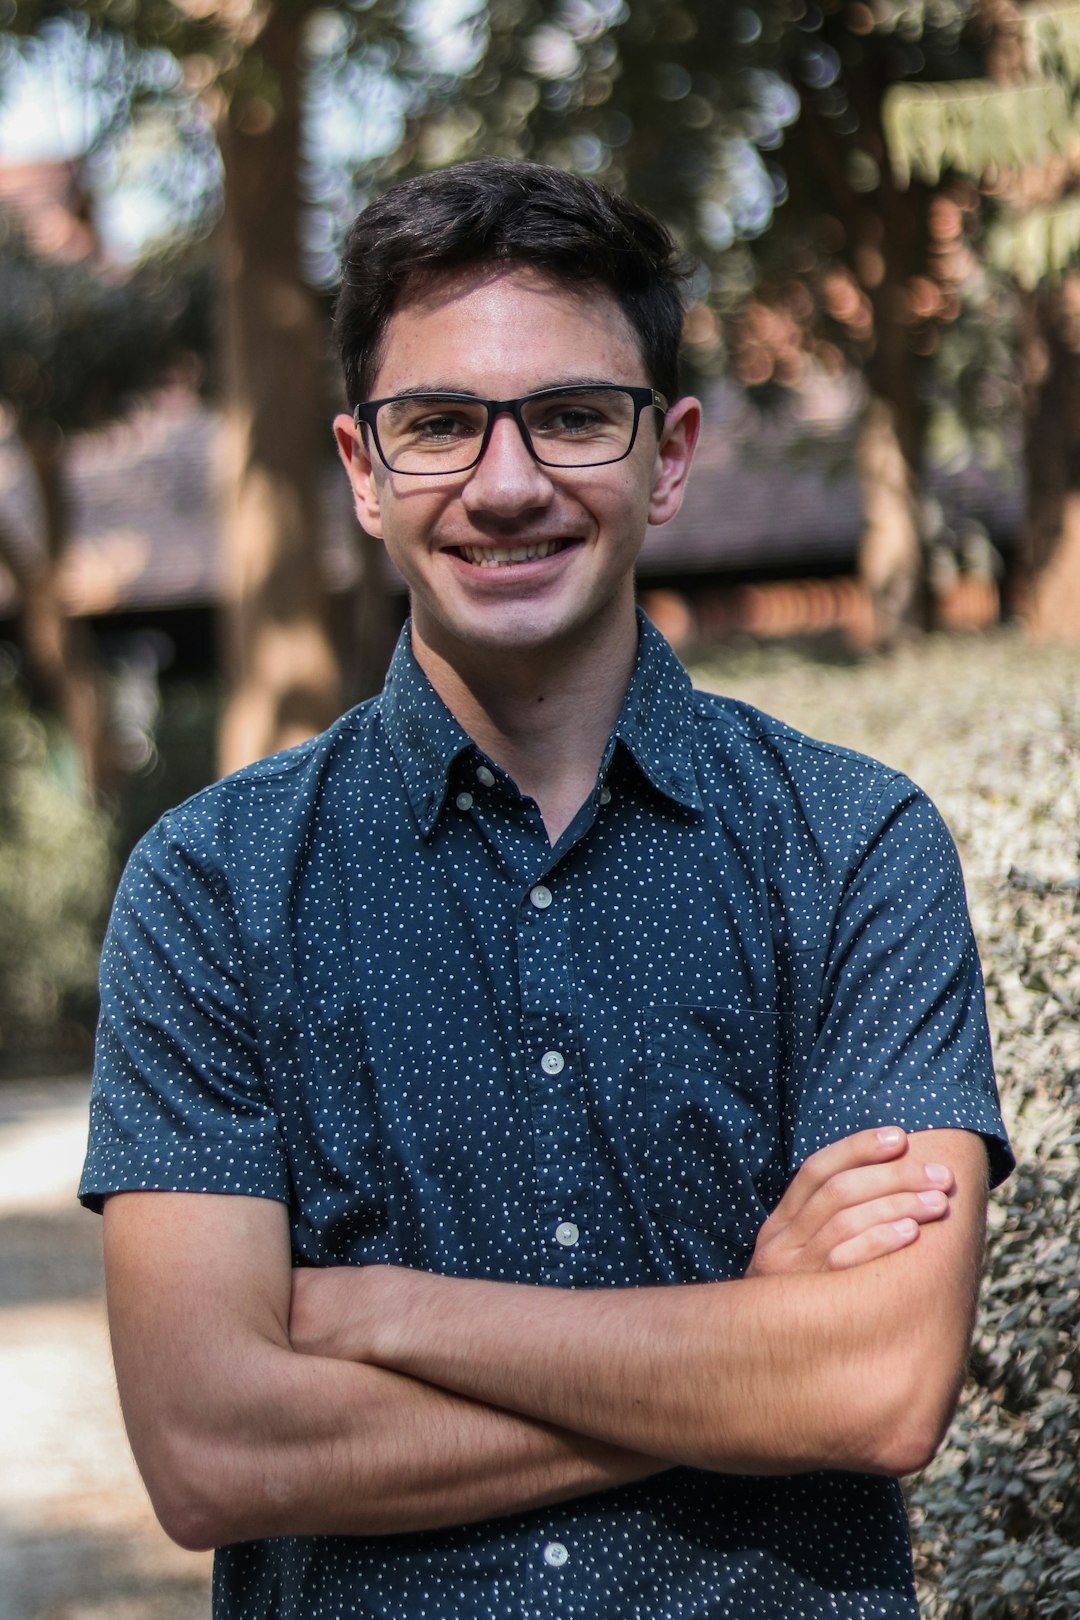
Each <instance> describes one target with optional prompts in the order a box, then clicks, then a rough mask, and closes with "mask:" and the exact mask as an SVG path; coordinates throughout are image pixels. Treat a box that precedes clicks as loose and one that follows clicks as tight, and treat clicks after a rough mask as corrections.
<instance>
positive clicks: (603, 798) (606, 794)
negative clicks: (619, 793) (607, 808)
mask: <svg viewBox="0 0 1080 1620" xmlns="http://www.w3.org/2000/svg"><path fill="white" fill-rule="evenodd" d="M600 803H601V804H610V803H611V789H610V788H609V787H602V788H601V789H600Z"/></svg>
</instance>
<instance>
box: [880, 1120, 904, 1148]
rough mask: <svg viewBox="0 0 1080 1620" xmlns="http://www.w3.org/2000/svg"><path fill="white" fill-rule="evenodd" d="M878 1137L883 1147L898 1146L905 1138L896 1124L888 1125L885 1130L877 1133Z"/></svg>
mask: <svg viewBox="0 0 1080 1620" xmlns="http://www.w3.org/2000/svg"><path fill="white" fill-rule="evenodd" d="M877 1139H878V1141H879V1142H880V1143H881V1145H882V1147H897V1146H898V1145H899V1143H900V1142H902V1141H903V1139H904V1133H903V1131H901V1130H898V1129H897V1127H896V1126H895V1125H886V1126H885V1128H884V1130H880V1131H878V1133H877Z"/></svg>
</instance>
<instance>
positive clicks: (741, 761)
mask: <svg viewBox="0 0 1080 1620" xmlns="http://www.w3.org/2000/svg"><path fill="white" fill-rule="evenodd" d="M692 703H693V709H694V715H695V721H696V729H697V734H698V738H699V742H700V746H702V747H703V748H704V750H705V752H706V754H707V755H718V756H721V757H724V758H726V759H727V760H729V761H730V762H731V763H732V764H733V765H735V766H739V765H741V766H742V767H743V768H744V769H746V770H748V771H753V772H756V773H758V775H759V776H760V777H761V779H762V782H763V784H764V783H765V782H768V781H770V780H772V779H773V778H774V777H779V778H781V779H783V780H786V781H788V782H789V783H790V784H791V785H792V787H797V788H799V789H802V790H807V789H814V788H817V789H819V790H822V791H827V792H830V793H831V792H835V791H837V790H838V789H843V790H845V791H849V792H851V791H854V792H856V793H857V794H859V795H860V796H861V797H863V796H869V797H871V798H875V797H877V796H879V795H881V794H883V793H887V792H888V791H889V790H890V789H891V790H893V791H896V792H899V793H902V794H904V795H907V794H908V793H910V792H913V791H914V792H916V793H918V792H920V791H921V790H919V789H917V788H915V787H914V784H913V783H912V782H911V781H910V779H909V778H908V777H906V776H905V775H904V773H903V772H902V771H898V770H897V769H896V768H895V767H894V766H891V765H887V764H885V763H884V762H883V761H882V760H879V759H874V758H872V757H871V756H870V755H869V754H861V753H859V752H858V751H857V750H856V749H854V748H845V747H844V746H843V745H842V744H840V743H833V742H826V741H824V740H823V739H821V738H819V737H812V736H810V735H808V734H807V733H806V732H803V731H798V730H796V728H795V727H794V726H790V725H788V724H787V723H786V721H783V720H778V719H777V718H776V717H775V716H774V715H771V714H766V713H765V712H764V710H762V709H757V708H755V707H754V706H753V704H750V703H745V702H743V701H741V700H740V699H738V698H731V697H724V696H722V695H721V694H720V693H717V692H706V691H703V690H702V689H701V688H699V687H694V688H693V692H692Z"/></svg>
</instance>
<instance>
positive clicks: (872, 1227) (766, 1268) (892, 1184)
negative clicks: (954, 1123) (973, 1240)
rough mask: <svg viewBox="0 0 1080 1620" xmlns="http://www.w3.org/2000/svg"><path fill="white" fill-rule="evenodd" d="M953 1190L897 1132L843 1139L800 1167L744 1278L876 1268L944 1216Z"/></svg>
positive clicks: (941, 1168)
mask: <svg viewBox="0 0 1080 1620" xmlns="http://www.w3.org/2000/svg"><path fill="white" fill-rule="evenodd" d="M955 1188H956V1180H955V1177H954V1176H953V1173H952V1171H951V1170H950V1169H949V1167H948V1166H947V1165H944V1164H925V1163H923V1162H922V1161H921V1160H920V1159H918V1158H916V1157H915V1155H913V1154H911V1153H909V1152H908V1139H907V1137H906V1136H905V1134H904V1132H903V1131H902V1130H900V1129H899V1128H898V1127H897V1126H893V1125H889V1126H884V1127H882V1128H881V1129H877V1130H869V1131H859V1132H858V1133H857V1134H856V1135H854V1136H846V1137H844V1138H843V1139H842V1140H841V1141H839V1142H832V1143H830V1145H829V1146H828V1147H825V1148H821V1149H820V1151H819V1152H817V1153H814V1154H812V1155H811V1156H810V1158H809V1159H807V1160H806V1163H805V1164H804V1165H802V1167H801V1168H800V1170H799V1172H798V1174H797V1175H796V1176H795V1179H794V1180H793V1181H792V1183H791V1185H790V1186H789V1187H788V1189H787V1191H786V1192H785V1194H784V1196H783V1198H782V1199H781V1200H780V1202H779V1204H777V1206H776V1208H775V1209H774V1210H773V1212H772V1214H771V1215H770V1216H769V1218H768V1220H767V1221H766V1222H765V1224H764V1226H763V1227H762V1228H761V1230H760V1232H759V1233H758V1235H757V1241H756V1242H755V1244H754V1254H753V1258H752V1260H751V1261H750V1265H749V1267H748V1268H747V1271H746V1275H747V1277H784V1276H794V1275H796V1274H797V1273H800V1272H813V1271H846V1270H848V1269H849V1268H850V1267H852V1266H861V1265H865V1264H866V1263H867V1261H870V1260H880V1259H881V1257H882V1256H883V1255H886V1254H892V1253H893V1252H894V1251H895V1250H897V1249H905V1248H907V1246H908V1244H910V1243H914V1242H915V1239H916V1238H917V1237H918V1235H919V1228H920V1227H921V1226H923V1225H925V1224H927V1223H928V1222H932V1221H939V1220H941V1219H942V1217H943V1216H945V1215H947V1214H948V1211H949V1199H950V1197H951V1195H952V1193H953V1192H954V1191H955Z"/></svg>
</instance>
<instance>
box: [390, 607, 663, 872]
mask: <svg viewBox="0 0 1080 1620" xmlns="http://www.w3.org/2000/svg"><path fill="white" fill-rule="evenodd" d="M612 632H614V633H612ZM637 642H638V635H637V624H636V620H634V619H633V617H632V616H631V617H630V618H629V619H628V620H626V621H625V622H624V623H623V624H622V625H616V626H613V627H611V629H610V630H609V631H608V633H607V634H599V635H593V636H590V637H589V638H580V639H579V640H577V641H576V642H575V644H574V645H573V646H565V645H562V644H560V645H559V646H558V647H551V648H547V647H546V648H543V649H538V650H537V651H536V652H533V653H529V654H523V653H515V652H513V651H511V652H509V653H507V654H506V655H505V656H498V657H496V656H493V655H492V654H491V653H490V652H484V653H480V654H477V655H476V656H475V657H473V658H462V657H461V656H460V654H458V653H457V652H456V651H455V654H454V656H453V657H452V658H451V657H448V656H447V655H446V653H445V652H443V651H440V650H439V649H437V648H436V647H433V646H432V645H431V644H430V643H429V642H427V641H425V640H424V639H423V637H422V635H420V634H418V633H417V630H416V627H415V625H414V628H413V638H412V646H413V652H414V654H415V656H416V659H417V662H418V663H419V665H420V667H421V668H422V669H423V671H424V673H425V675H426V676H427V678H428V680H429V681H430V682H431V684H432V686H433V687H434V688H435V690H436V692H438V694H439V696H440V697H441V698H442V700H443V702H444V703H445V704H446V706H447V708H448V709H449V710H450V712H451V714H452V715H453V716H454V718H455V719H456V720H457V721H458V723H459V724H460V725H461V726H462V727H463V728H464V730H465V731H467V732H468V734H469V736H470V737H471V738H472V740H473V742H475V743H476V745H477V747H478V748H480V749H482V750H483V752H484V753H485V754H487V755H488V757H489V758H490V759H493V760H494V761H495V763H496V764H497V765H500V766H501V767H502V769H503V770H504V771H506V772H507V774H508V775H509V776H510V777H511V778H512V779H513V781H514V782H515V783H516V785H517V787H518V789H519V791H520V792H522V793H523V794H525V795H527V796H528V797H529V798H532V799H535V801H536V803H537V804H538V806H539V808H540V814H541V815H542V817H543V820H544V826H545V827H546V829H547V834H548V838H549V839H550V841H551V843H552V844H555V843H557V842H558V840H559V838H560V836H561V835H562V833H563V832H564V831H565V830H566V828H567V827H568V826H569V825H570V822H571V821H572V820H573V819H574V816H575V815H576V814H577V812H578V810H579V809H580V808H581V806H582V804H583V803H584V802H585V800H586V799H587V798H588V796H589V794H590V793H591V792H592V789H593V786H594V784H595V782H596V774H597V771H598V770H599V768H600V761H601V759H602V758H603V753H604V749H605V747H606V745H607V740H608V738H609V736H610V735H611V729H612V727H613V726H614V724H615V721H616V720H617V718H618V715H619V710H620V709H621V707H622V702H623V698H624V697H625V695H626V689H627V687H628V685H629V684H630V677H631V675H632V674H633V669H634V662H635V660H636V657H637Z"/></svg>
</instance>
